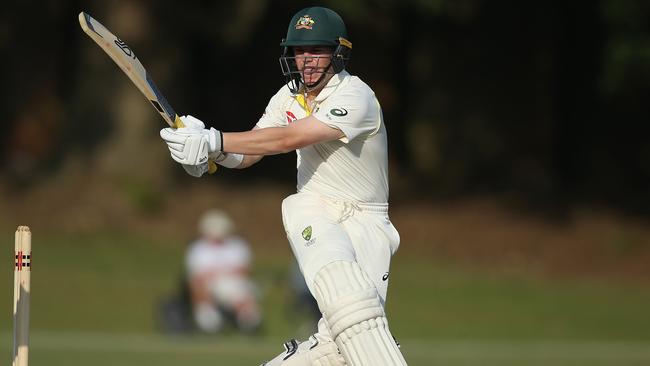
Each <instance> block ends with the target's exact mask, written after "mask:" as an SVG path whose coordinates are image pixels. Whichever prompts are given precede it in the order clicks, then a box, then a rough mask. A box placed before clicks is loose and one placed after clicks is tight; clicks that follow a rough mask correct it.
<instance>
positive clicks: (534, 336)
mask: <svg viewBox="0 0 650 366" xmlns="http://www.w3.org/2000/svg"><path fill="white" fill-rule="evenodd" d="M9 232H10V231H9ZM179 242H181V241H179V240H177V238H155V239H153V238H145V237H133V236H130V235H116V234H112V235H56V236H47V235H43V234H41V235H39V236H37V237H36V238H35V241H34V248H35V249H34V250H35V254H34V259H33V263H34V271H33V274H32V291H33V295H32V316H31V350H30V364H31V365H34V366H38V365H48V366H59V365H66V366H74V365H97V366H103V365H124V366H135V365H138V366H142V365H157V366H165V365H197V366H200V365H231V366H238V365H258V364H259V363H261V361H263V360H264V359H266V358H270V357H272V356H273V355H275V354H277V353H279V352H280V351H281V350H282V347H281V342H282V341H284V340H285V339H287V338H292V337H294V336H295V335H296V333H300V332H301V331H299V330H298V328H299V327H300V325H301V324H302V321H301V320H300V319H294V318H292V317H290V316H289V314H288V313H287V311H286V308H287V307H288V306H289V304H290V299H289V298H288V296H289V291H288V289H287V286H286V284H285V279H286V277H287V276H288V268H289V263H290V262H289V259H290V258H289V256H290V252H289V250H288V248H287V249H286V251H278V250H273V251H267V252H264V251H263V250H262V249H259V250H257V252H256V268H255V273H254V275H255V278H256V280H257V281H258V283H259V284H260V288H261V295H262V298H263V306H264V312H265V330H264V334H263V335H259V336H255V337H243V336H233V335H230V336H220V337H196V336H194V337H191V336H186V337H171V336H166V335H163V334H160V333H159V332H157V331H156V329H157V328H156V322H155V316H154V313H155V312H154V309H155V305H156V303H157V302H158V300H159V299H160V298H161V297H163V296H165V295H168V294H170V293H171V292H173V291H174V290H175V289H176V286H177V283H178V278H179V276H180V273H181V270H182V256H183V249H184V247H183V245H182V244H181V245H179V244H178V243H179ZM0 244H1V246H2V248H4V249H3V253H5V254H3V256H2V258H4V259H3V260H4V261H5V263H12V258H11V257H12V248H13V238H12V236H11V235H5V236H4V237H3V238H2V239H1V240H0ZM271 252H272V253H271ZM4 268H5V271H4V272H5V274H4V276H2V280H0V300H1V301H0V303H1V304H4V305H2V306H1V307H0V308H4V309H5V310H4V311H2V312H1V313H0V360H6V362H7V363H8V362H9V360H10V358H11V341H12V336H11V329H12V319H11V305H12V300H11V296H12V286H13V280H12V272H11V266H10V265H7V266H5V267H4ZM391 281H392V282H391V287H390V290H389V299H388V308H387V310H388V313H389V317H390V320H391V322H392V329H393V333H394V334H395V335H396V336H397V337H398V338H399V339H400V340H401V343H402V345H403V351H404V353H405V355H406V357H407V360H408V361H409V364H410V365H413V366H418V365H422V366H424V365H438V364H441V365H647V364H650V316H648V312H647V309H650V291H648V288H647V287H644V286H641V285H626V284H617V283H616V282H609V283H602V282H600V283H599V282H592V281H587V280H582V281H577V280H549V279H543V278H539V277H537V276H534V275H533V274H525V275H523V274H518V275H515V274H509V275H505V274H498V272H496V271H489V270H485V269H484V270H478V269H470V268H467V267H464V266H460V265H453V264H449V263H439V262H436V261H433V260H430V259H427V258H421V257H417V256H415V255H412V253H409V252H408V251H405V253H404V255H398V256H397V257H396V258H395V261H394V265H393V270H392V274H391ZM303 320H304V319H303ZM2 362H4V361H2Z"/></svg>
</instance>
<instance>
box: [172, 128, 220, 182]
mask: <svg viewBox="0 0 650 366" xmlns="http://www.w3.org/2000/svg"><path fill="white" fill-rule="evenodd" d="M180 118H181V121H183V124H184V125H185V127H182V128H178V129H175V128H164V129H162V130H161V131H160V137H162V139H163V140H164V141H165V143H167V147H168V148H169V152H170V153H171V156H172V159H174V160H175V161H176V162H178V163H181V164H183V165H192V166H198V165H202V164H207V162H208V158H209V157H210V156H215V155H218V154H219V153H220V152H221V145H222V141H223V139H222V135H221V131H218V130H215V129H214V128H210V129H209V130H208V129H206V128H205V124H203V122H201V121H200V120H199V119H197V118H194V117H192V116H183V117H180ZM186 170H187V169H186ZM197 172H198V171H197ZM188 173H189V171H188ZM190 174H191V173H190ZM191 175H194V174H191Z"/></svg>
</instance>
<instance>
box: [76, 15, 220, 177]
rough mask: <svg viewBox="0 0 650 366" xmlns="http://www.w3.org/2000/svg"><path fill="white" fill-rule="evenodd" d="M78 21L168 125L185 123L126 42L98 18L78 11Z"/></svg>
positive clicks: (212, 165) (214, 167)
mask: <svg viewBox="0 0 650 366" xmlns="http://www.w3.org/2000/svg"><path fill="white" fill-rule="evenodd" d="M79 24H80V25H81V29H83V31H84V32H85V33H86V34H87V35H88V36H89V37H90V38H91V39H92V40H93V41H95V43H97V45H99V46H100V47H101V48H102V49H103V50H104V52H106V53H107V54H108V56H110V58H111V59H113V61H114V62H115V63H116V64H117V66H119V67H120V69H122V71H123V72H124V73H125V74H126V75H127V76H128V77H129V79H131V81H132V82H133V84H135V86H137V87H138V89H140V91H141V92H142V94H144V96H145V97H146V98H147V99H148V100H149V102H151V104H152V105H153V107H154V108H155V109H156V110H157V111H158V113H159V114H160V116H161V117H162V118H163V119H164V120H165V122H167V124H168V125H169V126H170V127H173V128H180V127H184V125H183V122H182V121H181V119H180V118H179V116H178V114H176V112H175V111H174V108H172V106H171V105H170V104H169V102H167V99H165V97H164V96H163V94H162V93H161V92H160V90H159V89H158V87H157V86H156V84H155V83H154V82H153V80H152V79H151V78H150V77H149V74H147V70H146V69H145V68H144V66H142V63H141V62H140V60H139V59H138V58H137V56H136V55H135V53H134V52H133V50H132V49H131V47H129V46H128V45H127V44H126V42H124V41H122V40H121V39H119V38H118V37H117V36H115V35H114V34H113V33H111V31H109V30H108V29H107V28H106V27H104V26H103V25H102V24H101V23H100V22H98V21H97V20H95V19H94V18H93V17H91V16H90V15H88V14H87V13H85V12H81V13H79ZM208 165H209V172H210V173H214V172H215V171H216V170H217V165H216V164H215V163H214V161H209V162H208Z"/></svg>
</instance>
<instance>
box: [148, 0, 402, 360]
mask: <svg viewBox="0 0 650 366" xmlns="http://www.w3.org/2000/svg"><path fill="white" fill-rule="evenodd" d="M347 37H348V36H347V30H346V27H345V24H344V22H343V19H341V17H340V16H339V15H338V14H337V13H335V12H334V11H332V10H330V9H327V8H323V7H310V8H306V9H303V10H301V11H299V12H298V13H296V14H295V15H294V16H293V18H292V19H291V21H290V22H289V27H288V30H287V36H286V38H285V39H284V40H283V41H282V43H281V44H280V45H281V47H282V48H283V54H282V56H281V57H280V64H281V67H282V72H283V74H284V75H285V77H286V84H285V85H283V86H282V87H281V88H280V90H279V91H278V92H277V93H276V94H275V95H274V96H273V97H272V98H271V100H270V101H269V103H268V106H267V107H266V110H265V112H264V114H263V115H262V117H261V118H260V119H259V121H258V122H257V124H256V126H255V127H254V128H253V130H251V131H246V132H234V133H233V132H230V133H222V132H221V131H219V130H217V129H215V128H210V129H206V128H205V124H204V123H203V122H202V121H200V120H199V119H197V118H194V117H192V116H183V117H181V118H182V120H183V123H184V125H185V127H184V128H179V129H173V128H166V129H163V130H162V131H161V133H160V135H161V137H162V138H163V140H164V141H165V142H166V143H167V146H168V148H169V151H170V153H171V155H172V158H173V159H174V160H175V161H176V162H178V163H180V164H182V165H183V167H184V169H185V170H186V171H187V172H188V173H189V174H191V175H193V176H196V177H200V176H202V175H203V174H204V173H205V172H207V170H208V159H213V160H214V161H215V162H217V163H218V164H220V165H221V166H224V167H227V168H239V169H242V168H246V167H249V166H251V165H253V164H255V163H257V162H258V161H260V160H261V159H262V158H263V157H264V156H265V155H274V154H280V153H287V152H291V151H296V153H297V156H298V163H297V169H298V184H297V186H298V187H297V188H298V193H296V194H293V195H291V196H289V197H287V198H286V199H285V200H284V201H283V202H282V218H283V223H284V227H285V231H286V233H287V237H288V239H289V242H290V244H291V248H292V250H293V253H294V255H295V256H296V259H297V261H298V264H299V265H300V270H301V271H302V274H303V276H304V278H305V281H306V284H307V287H308V288H309V290H310V292H311V294H312V296H313V297H314V298H315V299H316V301H317V303H318V306H319V309H320V311H321V313H322V318H321V320H320V321H319V323H318V331H317V332H316V333H315V334H314V335H312V336H311V337H310V338H309V340H307V341H305V342H298V341H296V340H294V339H292V340H290V341H288V342H286V343H285V345H284V346H285V352H283V353H281V354H280V355H278V356H277V357H275V358H274V359H272V360H271V361H268V362H266V363H265V365H268V366H279V365H285V366H289V365H292V366H311V365H330V366H336V365H350V366H369V365H372V366H393V365H406V361H405V360H404V357H403V356H402V353H401V351H400V349H399V347H398V345H397V343H396V342H395V340H394V338H393V336H392V334H391V332H390V330H389V327H388V321H387V319H386V314H385V312H384V304H385V301H386V294H387V289H388V271H389V266H390V260H391V256H392V255H393V253H394V252H395V251H396V250H397V247H398V246H399V234H398V233H397V230H396V229H395V227H394V226H393V225H392V223H391V221H390V219H389V217H388V146H387V145H388V144H387V133H386V128H385V125H384V121H383V117H382V111H381V107H380V105H379V102H378V101H377V98H376V97H375V94H374V92H373V91H372V89H370V87H369V86H368V85H367V84H365V83H364V82H363V81H362V80H361V79H359V78H358V77H356V76H352V75H350V74H349V73H348V72H347V71H346V70H345V66H346V63H347V61H348V60H349V58H350V55H351V52H352V43H351V42H350V41H348V39H347ZM251 56H255V55H251ZM247 80H248V82H249V83H250V85H251V87H255V79H254V74H252V76H251V77H249V78H248V79H247ZM220 118H226V117H225V115H224V116H221V117H220ZM218 122H219V121H217V123H218Z"/></svg>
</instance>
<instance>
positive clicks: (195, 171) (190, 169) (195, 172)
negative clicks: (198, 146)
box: [181, 163, 208, 178]
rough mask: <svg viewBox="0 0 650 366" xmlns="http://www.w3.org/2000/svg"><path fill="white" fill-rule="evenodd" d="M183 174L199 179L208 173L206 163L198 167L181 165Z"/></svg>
mask: <svg viewBox="0 0 650 366" xmlns="http://www.w3.org/2000/svg"><path fill="white" fill-rule="evenodd" d="M181 166H182V167H183V169H185V172H186V173H187V174H189V175H191V176H193V177H196V178H201V176H203V174H205V173H207V172H208V163H203V164H200V165H187V164H181Z"/></svg>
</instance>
